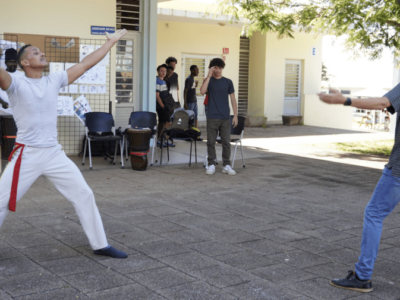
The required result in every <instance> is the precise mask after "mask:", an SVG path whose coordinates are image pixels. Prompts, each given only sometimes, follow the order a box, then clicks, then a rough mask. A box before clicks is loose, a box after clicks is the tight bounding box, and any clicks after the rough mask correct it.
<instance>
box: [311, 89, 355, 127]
mask: <svg viewBox="0 0 400 300" xmlns="http://www.w3.org/2000/svg"><path fill="white" fill-rule="evenodd" d="M304 98H305V101H304V125H309V126H319V127H330V128H338V129H349V130H351V129H352V126H353V109H352V108H349V107H345V106H343V105H328V104H326V103H324V102H322V101H321V100H319V99H318V96H317V95H315V94H312V95H305V97H304Z"/></svg>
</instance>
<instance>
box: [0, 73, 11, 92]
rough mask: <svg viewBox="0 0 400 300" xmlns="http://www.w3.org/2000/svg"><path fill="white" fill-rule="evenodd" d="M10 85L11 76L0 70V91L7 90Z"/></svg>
mask: <svg viewBox="0 0 400 300" xmlns="http://www.w3.org/2000/svg"><path fill="white" fill-rule="evenodd" d="M10 85H11V76H10V74H8V72H7V71H6V70H4V69H3V68H0V89H2V90H3V91H6V90H8V88H9V87H10Z"/></svg>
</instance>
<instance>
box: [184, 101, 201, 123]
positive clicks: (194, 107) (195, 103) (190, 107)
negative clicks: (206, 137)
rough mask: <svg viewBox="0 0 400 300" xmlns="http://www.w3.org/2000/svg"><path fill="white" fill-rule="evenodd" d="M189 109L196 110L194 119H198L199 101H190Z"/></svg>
mask: <svg viewBox="0 0 400 300" xmlns="http://www.w3.org/2000/svg"><path fill="white" fill-rule="evenodd" d="M187 105H188V107H189V110H193V111H194V119H195V120H197V116H198V115H199V109H198V108H197V102H194V103H188V104H187Z"/></svg>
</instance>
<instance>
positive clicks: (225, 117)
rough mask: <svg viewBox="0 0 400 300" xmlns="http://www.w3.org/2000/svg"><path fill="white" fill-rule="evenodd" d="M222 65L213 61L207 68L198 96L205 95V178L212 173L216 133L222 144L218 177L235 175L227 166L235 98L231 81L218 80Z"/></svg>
mask: <svg viewBox="0 0 400 300" xmlns="http://www.w3.org/2000/svg"><path fill="white" fill-rule="evenodd" d="M224 68H225V62H224V61H223V60H222V59H220V58H214V59H213V60H212V61H211V62H210V65H209V71H208V75H207V78H206V79H205V80H204V81H203V84H202V86H201V88H200V93H201V94H202V95H204V94H205V93H206V92H208V114H207V151H208V167H207V171H206V174H207V175H212V174H214V173H215V165H214V163H215V159H216V153H215V141H216V139H217V135H218V131H219V135H220V137H221V141H222V158H223V166H224V167H223V169H222V173H224V174H228V175H236V172H235V171H234V170H233V169H232V167H231V166H230V164H231V163H230V156H231V143H230V141H231V126H232V125H233V127H236V126H237V125H238V109H237V102H236V97H235V89H234V88H233V83H232V80H230V79H228V78H225V77H223V76H222V71H223V69H224ZM229 97H230V99H231V104H232V109H233V113H234V117H233V120H232V125H231V124H230V108H229Z"/></svg>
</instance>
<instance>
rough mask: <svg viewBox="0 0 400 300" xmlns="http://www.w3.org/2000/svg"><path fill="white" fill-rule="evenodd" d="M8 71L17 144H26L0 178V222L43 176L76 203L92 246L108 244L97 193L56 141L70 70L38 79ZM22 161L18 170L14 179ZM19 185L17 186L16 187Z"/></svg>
mask: <svg viewBox="0 0 400 300" xmlns="http://www.w3.org/2000/svg"><path fill="white" fill-rule="evenodd" d="M10 75H11V77H12V82H11V86H10V87H9V89H8V90H7V94H8V97H9V100H10V105H11V108H12V109H13V115H14V120H15V122H16V124H17V128H18V134H17V139H16V143H17V144H18V145H19V146H20V145H24V147H21V148H19V149H17V150H16V151H15V153H14V154H13V155H12V159H11V162H9V164H8V165H7V167H6V169H5V170H4V173H3V175H2V177H1V179H0V226H1V224H2V223H3V221H4V218H5V217H6V215H7V213H8V210H9V202H10V198H12V195H13V193H14V194H15V192H16V200H17V201H18V200H19V199H21V198H22V196H23V195H24V194H25V193H26V191H27V190H28V189H29V187H30V186H31V185H32V184H33V183H34V182H35V180H36V179H37V178H38V177H39V176H40V175H43V176H45V177H46V178H47V179H49V180H50V181H51V182H52V183H53V184H54V185H55V187H56V188H57V190H58V191H59V192H60V193H61V194H62V195H63V196H64V197H65V198H67V199H68V200H69V201H70V202H72V204H73V205H74V207H75V210H76V213H77V215H78V217H79V220H80V222H81V224H82V227H83V229H84V231H85V233H86V235H87V237H88V239H89V243H90V245H91V246H92V248H93V249H94V250H97V249H102V248H105V247H107V246H108V243H107V238H106V235H105V232H104V227H103V223H102V221H101V217H100V213H99V210H98V208H97V206H96V203H95V200H94V195H93V192H92V190H91V189H90V188H89V186H88V185H87V183H86V181H85V179H84V178H83V176H82V174H81V172H80V171H79V169H78V168H77V166H76V165H75V164H74V163H73V162H72V161H71V160H70V159H69V158H68V157H67V156H66V155H65V153H64V151H62V150H61V145H60V144H58V141H57V96H58V92H59V90H60V88H61V87H63V86H67V85H68V74H67V72H66V71H61V72H56V73H53V74H51V75H49V76H45V77H42V78H40V79H33V78H28V77H26V76H23V77H17V76H14V75H13V74H10ZM21 152H22V156H20V154H21ZM19 159H20V173H19V179H18V178H17V179H18V180H16V178H15V177H16V176H17V175H18V174H17V173H18V172H17V169H18V160H19ZM16 165H17V167H16ZM16 184H17V188H14V189H12V187H16ZM10 195H11V196H10ZM10 209H11V202H10Z"/></svg>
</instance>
